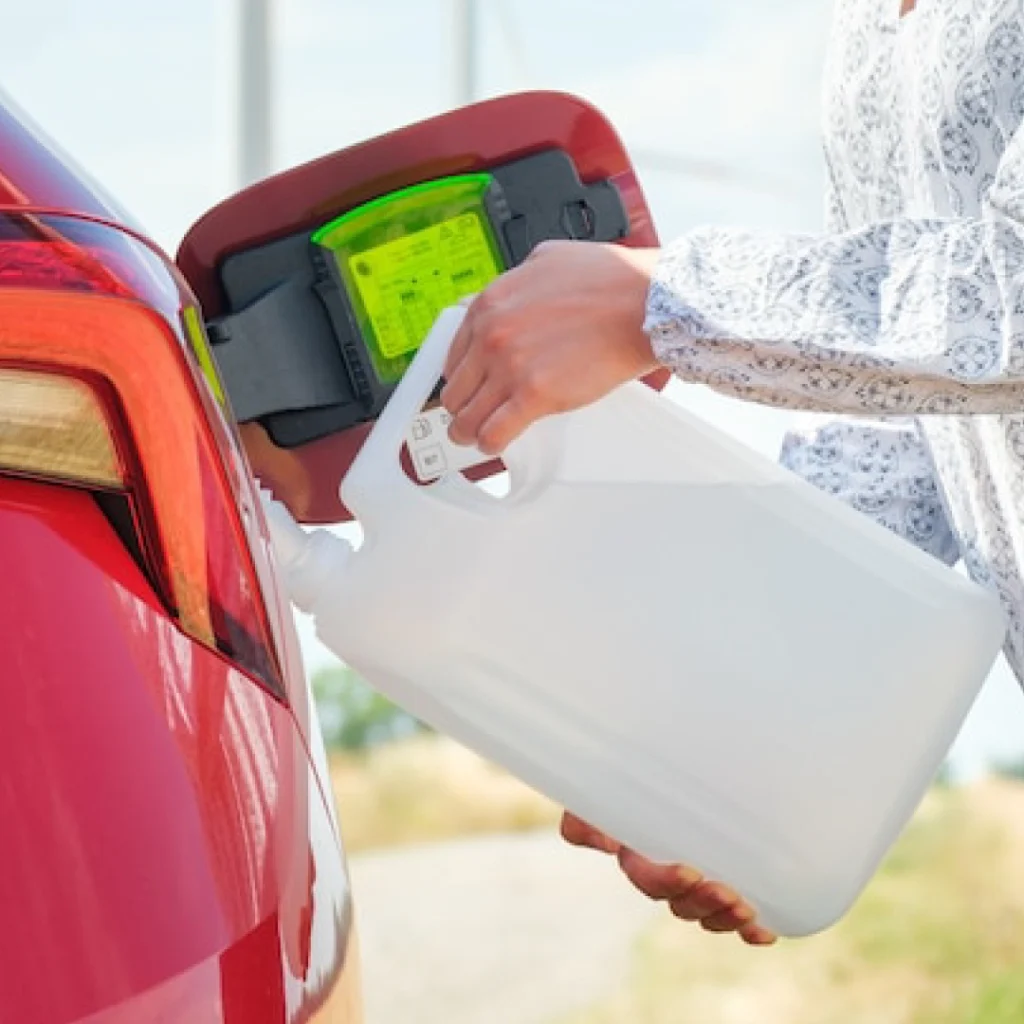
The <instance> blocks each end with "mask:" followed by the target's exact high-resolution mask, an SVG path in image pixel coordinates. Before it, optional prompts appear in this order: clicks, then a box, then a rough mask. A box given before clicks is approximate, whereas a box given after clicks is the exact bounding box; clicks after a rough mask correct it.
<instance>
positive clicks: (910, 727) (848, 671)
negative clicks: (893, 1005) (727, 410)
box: [271, 310, 1004, 936]
mask: <svg viewBox="0 0 1024 1024" xmlns="http://www.w3.org/2000/svg"><path fill="white" fill-rule="evenodd" d="M460 317H461V313H460V312H458V311H456V310H449V311H447V312H445V313H444V314H442V316H441V317H440V319H439V320H438V322H437V324H436V325H435V327H434V329H433V331H432V333H431V335H430V337H429V338H428V340H427V341H426V343H425V345H424V346H423V348H422V350H421V351H420V353H419V355H418V356H417V358H416V359H415V361H414V363H413V365H412V366H411V368H410V369H409V370H408V371H407V373H406V375H405V377H404V379H403V380H402V382H401V384H400V385H399V387H398V388H397V390H396V392H395V394H394V396H393V397H392V399H391V401H390V402H389V404H388V405H387V407H386V409H385V410H384V413H383V415H382V416H381V418H380V420H379V421H378V423H377V424H376V426H375V428H374V430H373V432H372V433H371V435H370V437H369V439H368V440H367V442H366V444H365V446H364V448H363V450H362V452H361V453H360V455H359V457H358V459H357V460H356V462H355V464H354V465H353V467H352V469H351V470H350V472H349V474H348V476H347V478H346V479H345V482H344V484H343V486H342V496H343V498H344V501H345V503H346V504H347V505H348V506H349V507H350V508H351V509H352V511H353V512H354V514H355V515H356V516H357V517H358V519H359V521H360V522H361V524H362V526H363V528H364V531H365V540H364V542H363V544H362V545H361V547H360V548H359V549H358V550H357V551H354V552H353V551H352V550H351V549H350V548H349V547H348V545H347V544H346V543H345V542H344V541H342V540H340V539H338V538H336V537H335V536H334V535H332V534H329V533H326V532H324V531H316V532H314V533H313V534H306V533H305V532H304V531H299V530H297V528H295V527H294V524H290V526H291V531H294V532H290V531H289V523H287V522H285V521H284V520H285V518H286V516H287V514H286V513H284V510H283V508H281V507H278V508H277V509H272V510H271V512H272V517H271V518H272V519H273V520H274V522H275V523H276V527H275V534H276V538H277V544H278V549H279V551H280V553H281V558H282V561H283V562H284V569H285V571H286V576H287V578H288V580H289V583H290V588H291V591H292V594H293V597H294V599H295V600H296V603H297V604H299V605H300V606H301V607H304V608H305V609H306V610H307V611H310V612H311V613H312V614H313V615H314V616H315V618H316V625H317V630H318V634H319V636H320V638H321V639H322V641H323V642H324V644H326V645H327V647H329V648H330V649H331V650H333V651H334V652H335V653H336V654H338V655H339V656H340V657H341V658H342V659H343V660H344V661H346V662H347V663H348V664H350V665H351V666H352V667H353V668H355V669H356V670H357V671H358V672H359V673H360V674H361V675H362V676H363V677H364V678H365V679H366V680H368V681H369V682H370V683H371V684H372V685H374V686H375V687H377V688H379V690H380V691H382V692H383V693H384V694H386V695H387V696H388V697H390V698H391V699H393V700H394V701H396V702H397V703H398V704H400V705H402V706H403V707H404V708H406V709H407V710H408V711H409V712H411V713H412V714H414V715H416V716H418V717H419V718H421V719H422V720H424V721H426V722H428V723H429V724H430V725H432V726H434V727H436V728H437V729H438V730H440V731H442V732H444V733H447V734H449V735H451V736H452V737H454V738H456V739H457V740H459V741H461V742H463V743H465V744H466V745H468V746H469V747H471V748H473V749H475V750H476V751H478V752H479V753H480V754H482V755H484V756H486V757H488V758H490V759H492V760H494V761H495V762H498V763H500V764H501V765H504V766H505V767H506V768H508V769H509V770H511V771H512V772H513V773H514V774H516V775H518V776H519V777H520V778H522V779H523V780H525V781H526V782H527V783H529V784H531V785H532V786H534V787H536V788H537V789H538V790H540V791H542V792H543V793H545V794H547V795H548V796H550V797H552V798H553V799H554V800H556V801H558V802H559V803H560V804H561V805H563V806H565V807H567V808H569V809H570V810H572V811H573V812H575V813H576V814H577V815H579V816H581V817H582V818H584V819H585V820H587V821H589V822H591V823H592V824H593V825H595V826H597V827H598V828H600V829H602V830H603V831H605V832H607V833H608V834H610V835H612V836H614V837H615V838H617V839H619V840H621V841H622V842H624V843H626V844H627V845H629V846H630V847H632V848H634V849H635V850H637V851H639V852H641V853H643V854H645V855H646V856H648V857H651V858H654V859H656V860H658V861H663V862H685V863H688V864H692V865H694V866H695V867H697V868H698V869H700V870H701V871H703V872H704V873H705V874H706V875H707V876H708V877H711V878H715V879H718V880H721V881H724V882H725V883H727V884H729V885H731V886H733V887H734V888H735V889H736V890H737V891H738V892H740V893H742V894H743V895H744V896H745V897H746V898H747V899H748V900H750V901H751V903H752V904H753V905H754V907H756V909H757V911H758V913H759V917H760V919H761V920H762V922H763V923H764V924H765V925H766V926H767V927H768V928H771V929H774V930H775V931H777V932H779V933H781V934H783V935H790V936H793V935H801V934H807V933H811V932H815V931H818V930H820V929H822V928H825V927H826V926H828V925H830V924H831V923H833V922H834V921H835V920H836V919H837V918H839V917H840V916H841V915H842V914H844V913H845V911H846V910H847V909H848V907H849V906H850V905H851V903H852V902H853V901H854V900H855V898H856V897H857V895H858V894H859V893H860V891H861V889H862V888H863V887H864V885H865V884H866V883H867V881H868V880H869V879H870V877H871V876H872V874H873V873H874V871H875V869H876V867H877V866H878V863H879V861H880V859H881V858H882V856H883V855H884V853H885V852H886V850H887V849H888V848H889V847H890V845H891V844H892V843H893V841H894V840H895V838H896V837H897V835H898V834H899V832H900V830H901V829H902V828H903V826H904V825H905V824H906V822H907V820H908V819H909V818H910V816H911V814H912V813H913V811H914V809H915V807H916V806H917V804H918V802H919V801H920V799H921V798H922V796H923V794H924V792H925V791H926V789H927V787H928V785H929V783H930V781H931V779H932V777H933V776H934V773H935V772H936V770H937V768H938V767H939V765H940V763H941V761H942V759H943V757H944V755H945V754H946V752H947V749H948V748H949V746H950V744H951V743H952V741H953V740H954V738H955V736H956V733H957V731H958V728H959V726H960V724H961V723H962V721H963V719H964V717H965V715H966V714H967V712H968V711H969V709H970V706H971V704H972V702H973V701H974V698H975V696H976V695H977V693H978V691H979V688H980V687H981V684H982V682H983V681H984V679H985V677H986V674H987V673H988V671H989V669H990V667H991V665H992V663H993V660H994V658H995V657H996V655H997V653H998V651H999V648H1000V644H1001V642H1002V640H1003V636H1004V620H1003V616H1002V613H1001V611H1000V607H999V605H998V603H997V601H996V599H995V598H994V597H992V596H991V595H989V594H988V593H987V592H986V591H984V590H983V589H981V588H980V587H978V586H976V585H974V584H973V583H971V582H969V581H968V580H966V579H964V578H963V577H961V576H959V575H958V574H956V573H955V572H954V571H953V570H951V569H948V568H946V567H945V566H943V565H941V564H940V563H939V562H937V561H936V560H934V559H933V558H931V557H930V556H927V555H925V554H923V553H921V552H920V551H918V550H917V549H916V548H914V547H913V546H912V545H911V544H909V543H907V542H906V541H904V540H901V539H899V538H897V537H895V536H894V535H892V534H890V533H889V531H887V530H886V529H884V528H883V527H881V526H878V525H876V524H875V523H873V522H871V521H869V520H868V519H867V518H865V517H864V516H862V515H860V514H859V513H857V512H855V511H853V510H851V509H848V508H847V507H846V506H844V505H842V504H841V503H839V502H838V501H836V500H835V499H833V498H831V497H828V496H826V495H824V494H822V493H820V492H819V491H818V490H816V489H815V488H814V487H812V486H811V485H809V484H807V483H805V482H804V481H802V480H801V479H799V478H798V477H796V476H795V475H794V474H792V473H790V472H789V471H787V470H784V469H782V468H780V467H778V466H777V465H775V464H774V463H773V462H771V461H770V460H768V459H766V458H762V457H760V456H759V455H756V454H754V453H752V452H750V451H748V450H746V449H744V448H743V447H742V446H741V445H739V444H737V443H735V442H734V441H732V440H731V439H729V438H728V437H725V436H723V435H722V434H720V433H718V432H717V431H716V430H714V429H712V428H711V427H709V426H708V425H707V424H706V423H704V422H703V421H701V420H699V419H696V418H694V417H693V416H691V415H688V414H687V413H686V412H685V411H683V410H682V409H680V408H679V407H677V406H676V405H674V404H673V403H671V402H670V401H669V400H668V399H666V398H664V397H662V396H659V395H658V394H656V393H655V392H654V391H652V390H650V389H649V388H647V387H645V386H644V385H642V384H639V383H637V384H631V385H628V386H625V387H623V388H621V389H620V390H618V391H616V392H615V393H613V394H612V395H610V396H609V397H608V398H606V399H603V400H602V401H600V402H598V403H596V404H595V405H593V406H591V407H589V408H586V409H583V410H582V411H579V412H574V413H570V414H566V415H562V416H557V417H552V418H549V419H545V420H542V421H541V422H539V423H537V424H536V425H535V426H533V427H531V428H530V429H529V430H528V431H527V432H526V434H525V435H524V436H523V437H522V439H521V440H520V441H518V442H517V443H516V444H515V445H514V446H513V447H511V448H510V449H509V450H508V452H507V453H506V459H505V461H506V464H507V466H508V468H509V471H510V475H511V489H510V493H509V494H508V496H507V497H505V498H496V497H493V496H491V495H489V494H487V493H485V492H484V491H482V490H481V489H480V488H479V487H477V486H476V485H474V484H471V483H470V482H468V481H467V480H466V479H465V478H464V477H462V476H461V475H460V474H457V473H456V474H452V475H450V476H448V477H445V478H443V479H442V480H441V481H440V482H438V483H437V484H435V485H432V486H427V487H421V486H418V485H416V484H414V483H413V482H412V481H410V480H409V479H408V478H407V477H406V476H405V474H404V473H403V471H402V469H401V467H400V465H399V452H400V449H401V446H402V442H403V438H404V437H405V434H406V429H407V427H408V425H409V423H410V422H411V420H412V418H413V417H414V416H415V415H416V414H417V413H418V412H419V410H420V408H421V407H422V405H423V403H424V402H425V401H426V400H427V398H428V396H429V394H430V393H431V391H432V390H433V388H434V387H435V385H436V383H437V380H438V378H439V376H440V373H441V370H442V367H443V364H444V359H445V355H446V353H447V350H448V346H449V343H450V341H451V338H452V336H453V334H454V332H455V330H456V328H457V326H458V323H459V321H460Z"/></svg>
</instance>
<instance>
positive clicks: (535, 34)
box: [0, 0, 1024, 774]
mask: <svg viewBox="0 0 1024 1024" xmlns="http://www.w3.org/2000/svg"><path fill="white" fill-rule="evenodd" d="M235 3H236V0H176V2H174V3H157V2H155V0H91V2H90V3H88V4H86V3H82V2H81V0H40V2H38V3H35V4H23V3H14V2H13V0H0V12H2V20H3V32H2V33H0V88H3V89H4V90H5V91H6V92H7V93H8V94H9V95H11V96H13V97H14V99H15V100H16V101H17V102H18V103H19V105H20V106H21V107H23V108H24V109H25V110H26V111H28V113H29V114H30V115H31V116H32V117H33V118H34V119H35V120H36V121H37V122H38V123H39V124H40V125H41V126H42V127H43V129H44V130H45V131H47V132H48V133H49V134H50V135H51V136H52V137H54V138H55V139H56V140H57V141H58V142H59V143H60V145H61V146H62V147H63V148H64V149H65V150H66V151H67V152H69V153H70V154H72V155H73V156H74V158H75V159H76V160H77V161H78V162H79V163H80V164H81V165H82V166H84V167H85V168H86V169H87V170H88V171H89V172H90V173H91V174H92V175H93V176H94V177H95V178H96V179H97V180H98V181H99V182H100V183H101V184H102V185H103V186H105V187H106V188H107V190H108V191H110V192H112V193H113V194H114V195H115V196H116V197H117V198H118V199H119V200H120V201H121V202H122V204H124V205H125V206H127V208H128V209H129V210H130V211H131V212H132V214H133V215H134V216H135V218H136V219H137V220H138V221H139V222H140V223H141V224H142V226H143V227H144V228H145V229H146V230H147V231H148V232H149V233H150V234H151V235H152V236H153V237H154V238H155V240H156V241H157V242H158V243H159V244H161V245H163V246H164V247H165V248H166V249H167V250H168V251H170V252H172V253H173V251H174V250H175V248H176V247H177V243H178V241H179V240H180V238H181V236H182V234H183V233H184V232H185V230H187V228H188V226H189V224H190V223H192V222H193V221H194V220H195V219H196V218H197V217H198V216H199V215H201V214H202V213H203V211H204V210H206V209H207V208H209V207H210V206H212V205H213V204H214V203H216V202H217V201H218V200H220V199H221V198H223V197H224V196H226V195H228V194H229V193H230V192H231V191H233V190H234V188H235V187H236V183H235V181H234V160H233V146H234V133H233V129H232V124H233V122H232V110H233V101H234V86H233V81H234V77H233V76H234V68H235V60H234V50H233V45H232V26H233V21H234V18H235V12H236V7H235ZM450 7H451V4H450V3H449V0H277V9H276V34H275V35H276V38H275V47H276V54H275V57H276V67H275V97H276V98H275V104H274V114H275V120H276V127H275V153H274V159H275V165H276V167H277V168H285V167H288V166H292V165H294V164H296V163H299V162H302V161H303V160H307V159H311V158H313V157H316V156H319V155H321V154H323V153H326V152H331V151H333V150H337V149H341V148H344V147H345V146H346V145H349V144H351V143H353V142H356V141H359V140H360V139H363V138H366V137H368V136H371V135H374V134H377V133H380V132H383V131H387V130H390V129H392V128H394V127H396V126H398V125H401V124H403V123H407V122H409V121H411V120H416V119H419V118H421V117H425V116H429V115H430V114H433V113H437V112H439V111H441V110H444V109H446V108H448V107H449V106H450V105H451V104H452V102H453V95H454V94H453V88H454V83H453V74H452V72H451V61H452V53H453V49H452V45H451V40H450V29H451V20H450ZM480 8H481V9H482V11H483V18H482V26H481V44H482V45H481V60H480V64H481V74H480V88H481V93H482V95H493V94H496V93H502V92H512V91H516V90H521V89H529V88H556V89H563V90H566V91H569V92H574V93H577V94H579V95H581V96H583V97H585V98H587V99H589V100H590V101H591V102H593V103H595V104H597V106H599V107H600V108H602V109H603V110H604V111H605V113H606V114H608V115H609V116H610V117H611V119H612V121H613V122H614V123H615V125H616V127H617V128H618V130H619V132H620V134H621V135H622V136H623V138H624V140H625V142H626V144H627V146H628V147H630V148H631V149H632V150H633V151H635V152H636V153H637V154H638V158H637V165H638V169H639V171H640V177H641V181H642V182H643V184H644V187H645V189H646V192H647V197H648V201H649V203H650V205H651V208H652V210H653V212H654V216H655V221H656V223H657V225H658V228H659V232H660V234H661V237H662V239H663V240H665V241H668V240H671V239H672V238H673V237H675V236H677V235H679V234H682V233H683V232H685V231H686V230H688V229H689V228H691V227H693V226H696V225H698V224H702V223H722V222H729V223H742V224H747V225H757V226H761V227H766V228H778V229H785V230H799V231H814V230H817V229H818V228H819V225H820V207H821V198H820V196H821V168H820V164H819V160H818V153H819V140H818V102H819V101H818V79H819V69H820V63H821V47H822V45H823V40H824V34H825V31H826V29H827V21H828V17H829V13H830V8H831V2H830V0H633V2H632V3H628V4H624V3H620V2H614V3H613V2H611V0H608V2H603V0H482V2H481V3H480ZM649 153H651V154H654V153H656V154H661V155H663V156H665V157H671V156H673V155H674V156H677V157H678V156H690V157H697V158H700V159H702V160H709V161H715V162H717V163H721V164H725V165H729V166H732V167H734V168H736V169H737V170H738V171H739V172H740V174H741V175H742V176H743V180H737V181H733V182H730V183H714V182H709V181H706V180H698V179H693V178H690V177H684V176H681V175H678V174H675V173H669V172H667V171H666V170H664V169H663V166H662V164H661V163H656V162H655V161H654V160H653V159H644V158H643V156H644V154H649ZM759 183H760V184H759ZM672 395H673V397H674V398H675V399H677V400H679V401H681V402H684V403H685V404H686V405H687V406H689V407H690V408H691V409H693V410H695V411H697V412H698V413H700V414H701V415H704V416H707V417H708V418H709V419H711V420H712V421H713V422H715V423H716V424H717V425H719V426H721V427H723V428H724V429H726V430H728V431H729V432H730V433H732V434H734V435H736V436H738V437H739V438H741V439H742V440H744V441H745V442H747V443H748V444H751V445H752V446H754V447H756V448H758V449H759V450H761V451H763V452H765V453H767V454H769V455H771V456H774V455H775V453H776V451H777V449H778V443H779V439H780V437H781V434H782V432H783V430H784V429H785V428H786V426H787V424H788V423H789V422H790V420H789V417H787V416H786V415H784V414H781V413H776V412H772V411H769V410H765V409H760V408H758V407H755V406H750V405H743V404H741V403H737V402H733V401H729V400H726V399H722V398H718V397H717V396H714V395H711V394H710V393H708V392H706V391H705V390H703V389H700V388H694V387H688V386H687V387H684V386H682V385H680V386H678V387H674V388H673V390H672ZM300 631H301V633H302V636H303V641H304V645H305V647H306V650H307V654H308V659H309V662H310V664H311V665H312V666H315V665H318V664H321V663H323V662H324V661H325V660H326V658H327V657H328V655H327V654H326V653H325V652H324V651H323V649H322V648H320V647H319V645H317V644H316V642H315V640H313V639H311V632H310V629H309V624H308V623H306V622H303V623H300ZM1021 751H1024V703H1022V702H1021V695H1020V693H1019V690H1018V688H1017V686H1016V684H1015V682H1013V681H1012V679H1011V678H1010V676H1009V673H1008V671H1007V670H1006V669H1005V667H1001V668H999V669H998V670H997V671H996V672H995V673H994V675H993V678H992V679H991V680H990V682H989V684H988V685H987V686H986V689H985V692H984V693H983V695H982V698H981V700H980V701H979V704H978V706H977V707H976V709H975V711H974V713H973V714H972V716H971V718H970V720H969V721H968V724H967V726H966V727H965V730H964V732H963V734H962V735H961V738H960V740H959V741H958V744H957V746H956V748H955V763H956V765H957V767H958V768H959V769H960V770H961V771H963V772H965V773H967V774H972V773H973V772H975V771H976V770H978V768H979V767H980V766H981V765H982V764H983V763H984V760H985V759H986V758H987V757H989V756H991V755H993V754H995V755H1007V754H1016V753H1019V752H1021Z"/></svg>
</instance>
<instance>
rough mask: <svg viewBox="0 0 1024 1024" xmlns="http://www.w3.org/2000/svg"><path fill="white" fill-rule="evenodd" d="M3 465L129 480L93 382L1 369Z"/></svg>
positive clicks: (97, 481)
mask: <svg viewBox="0 0 1024 1024" xmlns="http://www.w3.org/2000/svg"><path fill="white" fill-rule="evenodd" d="M0 469H7V470H14V471H15V472H21V473H31V474H38V475H41V476H46V477H52V478H54V479H58V480H67V481H70V482H74V483H81V484H86V485H90V484H91V485H93V486H95V487H108V488H116V487H121V486H122V485H123V484H124V479H123V476H122V473H121V464H120V462H119V460H118V458H117V450H116V449H115V447H114V439H113V438H112V437H111V434H110V428H109V427H108V425H107V421H106V417H105V416H104V414H103V407H102V405H101V403H100V401H99V399H98V398H97V397H96V395H95V394H93V392H92V390H91V389H90V388H89V386H88V384H85V383H84V382H82V381H79V380H75V379H73V378H71V377H56V376H53V375H51V374H46V373H39V372H37V371H36V370H14V369H6V370H5V369H2V368H0Z"/></svg>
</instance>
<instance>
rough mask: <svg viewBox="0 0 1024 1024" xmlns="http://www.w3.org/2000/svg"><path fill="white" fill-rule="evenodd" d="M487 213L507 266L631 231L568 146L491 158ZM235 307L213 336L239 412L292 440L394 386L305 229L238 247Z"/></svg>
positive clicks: (232, 261) (353, 414)
mask: <svg viewBox="0 0 1024 1024" xmlns="http://www.w3.org/2000/svg"><path fill="white" fill-rule="evenodd" d="M487 173H489V174H490V175H491V176H492V178H493V181H492V183H491V186H490V187H489V188H488V190H487V192H486V195H485V197H484V206H485V209H486V212H487V217H488V219H489V220H490V225H491V228H492V229H493V233H494V237H495V241H496V243H497V245H498V247H499V249H500V251H501V256H502V258H503V260H504V263H505V266H506V268H510V267H514V266H516V265H517V264H519V263H521V262H522V261H523V260H524V259H526V257H527V256H528V255H529V254H530V252H531V250H532V249H533V248H534V246H536V245H537V244H538V243H539V242H541V241H545V240H548V239H581V240H590V241H599V242H613V241H617V240H618V239H621V238H624V237H625V236H626V235H627V234H628V231H629V222H628V218H627V216H626V212H625V208H624V206H623V203H622V199H621V197H620V195H619V193H618V190H617V189H616V188H615V186H614V185H613V184H612V183H611V182H608V181H599V182H594V183H591V184H587V185H584V184H583V183H581V181H580V179H579V175H578V174H577V172H576V168H575V166H574V165H573V163H572V160H571V159H570V157H569V156H568V154H566V153H565V152H564V151H562V150H557V149H556V150H546V151H543V152H540V153H536V154H533V155H531V156H527V157H523V158H522V159H520V160H516V161H513V162H511V163H507V164H503V165H501V166H498V167H493V168H488V170H487ZM220 280H221V284H222V286H223V289H224V294H225V297H226V300H227V306H228V309H229V312H228V313H227V314H226V315H224V316H222V317H219V318H218V319H216V320H214V321H212V322H210V323H209V324H208V325H207V326H208V328H209V336H210V340H211V342H212V346H213V354H214V357H215V359H216V360H217V364H218V368H219V370H220V373H221V376H222V379H223V381H224V385H225V388H226V389H227V392H228V397H229V399H230V401H231V405H232V408H233V410H234V412H235V415H236V416H237V418H238V420H239V421H240V422H243V423H244V422H250V421H253V420H256V421H259V422H260V423H261V424H262V425H263V427H264V428H265V429H266V431H267V433H268V434H269V435H270V437H271V439H272V440H273V442H274V443H275V444H277V445H278V446H279V447H282V448H291V447H296V446H298V445H302V444H306V443H308V442H309V441H314V440H316V439H318V438H321V437H326V436H328V435H330V434H334V433H337V432H339V431H342V430H345V429H347V428H349V427H352V426H354V425H356V424H357V423H360V422H364V421H366V420H371V419H374V418H375V417H376V416H377V415H378V414H379V413H380V411H381V409H382V408H383V407H384V404H385V403H386V402H387V400H388V397H389V396H390V394H391V391H392V390H393V388H394V384H385V383H382V382H381V381H380V380H379V379H378V377H377V374H376V373H375V372H374V368H373V364H372V361H371V359H370V354H369V351H368V349H367V346H366V343H365V340H364V339H363V337H362V334H361V332H360V329H359V326H358V323H357V320H356V317H355V316H354V313H353V309H352V303H351V301H350V299H349V295H348V293H347V290H346V288H345V286H344V284H343V282H342V281H341V279H340V276H339V274H338V272H337V267H336V266H335V263H334V260H333V259H332V258H331V254H330V252H329V251H328V250H326V249H323V248H321V247H320V246H317V245H315V244H313V242H312V241H311V239H310V233H309V232H308V231H303V232H301V233H297V234H294V235H290V236H287V237H285V238H281V239H278V240H276V241H273V242H269V243H267V244H266V245H262V246H258V247H256V248H253V249H249V250H247V251H245V252H240V253H235V254H233V255H232V256H230V257H228V259H226V260H225V261H224V263H223V264H222V265H221V267H220Z"/></svg>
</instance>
